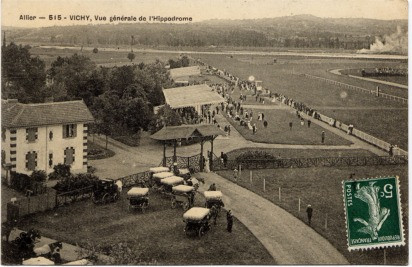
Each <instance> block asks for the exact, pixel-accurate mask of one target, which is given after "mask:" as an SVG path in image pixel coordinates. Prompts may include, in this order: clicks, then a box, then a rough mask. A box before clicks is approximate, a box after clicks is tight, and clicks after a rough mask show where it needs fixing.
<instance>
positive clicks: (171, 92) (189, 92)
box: [163, 84, 225, 114]
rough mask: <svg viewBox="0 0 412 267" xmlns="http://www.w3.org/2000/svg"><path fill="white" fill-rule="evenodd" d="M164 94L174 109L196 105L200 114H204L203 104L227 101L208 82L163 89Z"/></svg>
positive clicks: (195, 107)
mask: <svg viewBox="0 0 412 267" xmlns="http://www.w3.org/2000/svg"><path fill="white" fill-rule="evenodd" d="M163 94H164V96H165V99H166V103H167V104H168V105H169V106H170V107H171V108H172V109H179V108H185V107H194V109H195V110H196V112H197V113H198V114H202V106H203V105H212V104H220V103H223V102H224V101H225V100H224V98H223V97H222V96H221V95H219V94H218V93H217V92H215V91H213V89H212V88H211V87H210V86H208V85H207V84H198V85H192V86H183V87H175V88H169V89H163Z"/></svg>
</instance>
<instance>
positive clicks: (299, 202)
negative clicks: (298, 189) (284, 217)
mask: <svg viewBox="0 0 412 267" xmlns="http://www.w3.org/2000/svg"><path fill="white" fill-rule="evenodd" d="M298 210H299V212H300V198H299V208H298Z"/></svg>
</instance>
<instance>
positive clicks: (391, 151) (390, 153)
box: [389, 145, 393, 157]
mask: <svg viewBox="0 0 412 267" xmlns="http://www.w3.org/2000/svg"><path fill="white" fill-rule="evenodd" d="M389 156H390V157H392V156H393V145H390V146H389Z"/></svg>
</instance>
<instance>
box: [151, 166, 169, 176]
mask: <svg viewBox="0 0 412 267" xmlns="http://www.w3.org/2000/svg"><path fill="white" fill-rule="evenodd" d="M169 171H170V169H169V168H168V167H153V168H150V169H149V172H150V174H151V175H153V174H156V173H160V172H169Z"/></svg>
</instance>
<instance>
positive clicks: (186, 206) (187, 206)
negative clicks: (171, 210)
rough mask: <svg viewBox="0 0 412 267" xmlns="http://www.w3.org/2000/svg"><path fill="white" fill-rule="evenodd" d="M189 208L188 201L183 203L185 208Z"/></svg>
mask: <svg viewBox="0 0 412 267" xmlns="http://www.w3.org/2000/svg"><path fill="white" fill-rule="evenodd" d="M188 209H189V203H188V202H185V203H183V210H184V211H187V210H188Z"/></svg>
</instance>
